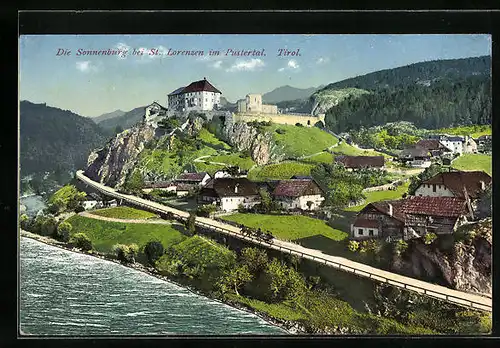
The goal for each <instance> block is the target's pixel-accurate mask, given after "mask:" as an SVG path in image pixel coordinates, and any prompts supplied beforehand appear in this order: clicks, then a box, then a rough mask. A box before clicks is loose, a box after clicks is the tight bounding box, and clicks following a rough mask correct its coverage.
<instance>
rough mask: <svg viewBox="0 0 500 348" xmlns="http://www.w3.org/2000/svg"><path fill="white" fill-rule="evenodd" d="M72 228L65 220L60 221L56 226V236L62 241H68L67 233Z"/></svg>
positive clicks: (68, 233)
mask: <svg viewBox="0 0 500 348" xmlns="http://www.w3.org/2000/svg"><path fill="white" fill-rule="evenodd" d="M72 229H73V226H71V224H70V223H69V222H67V221H63V222H61V223H60V224H59V225H58V226H57V238H58V239H59V240H61V241H63V242H68V241H69V235H70V233H71V230H72Z"/></svg>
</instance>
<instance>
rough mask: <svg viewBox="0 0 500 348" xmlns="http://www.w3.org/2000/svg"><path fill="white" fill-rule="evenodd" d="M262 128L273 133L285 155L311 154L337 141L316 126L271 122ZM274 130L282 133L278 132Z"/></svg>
mask: <svg viewBox="0 0 500 348" xmlns="http://www.w3.org/2000/svg"><path fill="white" fill-rule="evenodd" d="M264 129H265V130H266V131H268V132H270V133H271V134H272V135H273V138H274V140H275V141H276V143H277V144H278V145H279V146H283V148H284V152H285V155H286V156H287V157H292V158H293V157H300V156H304V155H312V154H314V153H317V152H320V151H323V150H325V149H326V148H328V147H330V146H332V145H334V144H336V143H337V142H338V139H337V138H336V137H334V136H333V135H331V134H330V133H327V132H325V131H323V130H321V129H319V128H317V127H298V126H291V125H283V124H272V125H271V126H267V127H265V128H264ZM278 129H279V130H278ZM276 130H278V132H284V134H279V133H278V132H276ZM280 130H281V131H280Z"/></svg>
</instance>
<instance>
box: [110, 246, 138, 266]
mask: <svg viewBox="0 0 500 348" xmlns="http://www.w3.org/2000/svg"><path fill="white" fill-rule="evenodd" d="M113 251H114V252H115V253H116V258H117V259H118V260H120V261H121V262H126V263H134V262H135V257H136V256H137V253H138V252H139V247H138V246H137V244H130V245H125V244H115V245H114V246H113Z"/></svg>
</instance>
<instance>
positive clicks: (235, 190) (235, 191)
mask: <svg viewBox="0 0 500 348" xmlns="http://www.w3.org/2000/svg"><path fill="white" fill-rule="evenodd" d="M238 186H240V184H236V185H234V193H238Z"/></svg>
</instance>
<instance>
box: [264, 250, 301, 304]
mask: <svg viewBox="0 0 500 348" xmlns="http://www.w3.org/2000/svg"><path fill="white" fill-rule="evenodd" d="M266 276H267V277H268V278H269V279H270V282H269V290H270V293H271V296H270V300H271V301H278V302H279V301H283V300H290V301H296V300H298V299H299V298H301V297H302V296H303V295H304V294H305V293H306V291H307V286H306V283H305V281H304V279H303V278H302V276H301V275H300V274H299V273H298V272H297V271H296V270H294V269H293V268H290V267H287V266H286V265H285V264H283V263H281V262H280V261H278V260H277V259H273V260H272V261H271V262H270V263H269V265H268V267H267V269H266Z"/></svg>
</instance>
